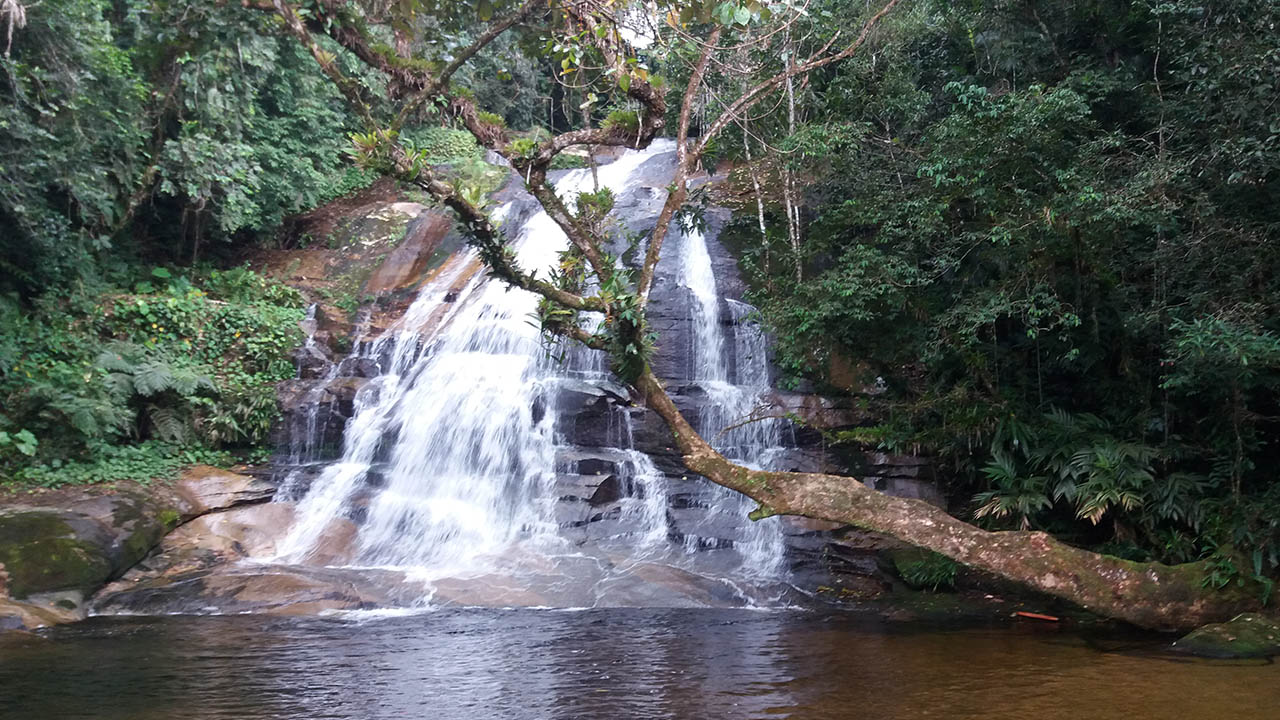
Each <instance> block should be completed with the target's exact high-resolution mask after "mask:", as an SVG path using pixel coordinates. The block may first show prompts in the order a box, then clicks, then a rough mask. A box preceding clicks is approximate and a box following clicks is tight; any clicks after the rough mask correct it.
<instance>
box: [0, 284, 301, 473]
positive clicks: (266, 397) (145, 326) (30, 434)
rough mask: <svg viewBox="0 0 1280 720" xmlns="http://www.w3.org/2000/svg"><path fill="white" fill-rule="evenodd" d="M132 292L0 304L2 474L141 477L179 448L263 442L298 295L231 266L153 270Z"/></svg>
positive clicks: (290, 342) (292, 334)
mask: <svg viewBox="0 0 1280 720" xmlns="http://www.w3.org/2000/svg"><path fill="white" fill-rule="evenodd" d="M132 289H133V291H132V292H120V291H119V290H118V288H109V289H107V290H105V291H103V292H101V293H98V294H96V295H90V294H80V295H76V296H73V297H72V298H71V299H70V300H68V301H58V300H55V299H51V298H48V297H46V298H45V299H43V300H41V301H39V302H37V304H36V306H35V307H34V308H33V311H31V312H24V311H23V309H22V308H20V307H18V305H17V303H16V302H13V301H0V327H3V328H4V333H3V337H0V402H3V406H4V407H5V408H6V413H7V414H6V415H4V416H0V433H5V434H6V437H11V438H16V439H17V440H18V441H19V442H18V443H15V442H12V441H11V442H10V443H8V444H5V443H0V477H9V478H14V479H18V480H22V481H25V482H32V483H37V484H41V485H51V484H58V483H59V482H82V481H95V480H93V479H94V478H97V479H123V478H124V477H126V476H128V477H133V478H135V479H146V478H148V477H150V475H148V473H151V472H152V471H153V470H155V468H157V467H161V466H163V467H169V464H173V463H177V462H178V460H177V459H175V458H180V457H182V456H181V455H180V454H178V452H179V451H184V452H185V451H188V450H190V451H193V452H195V451H204V450H210V451H213V450H218V449H222V448H243V447H247V446H251V445H253V444H255V443H259V442H261V441H263V440H264V439H265V438H266V436H267V434H268V432H269V431H270V429H271V426H272V425H273V423H274V422H275V420H276V418H277V416H278V408H277V406H276V400H275V384H276V383H277V382H279V381H281V380H283V379H286V378H289V377H292V376H293V374H294V364H293V361H292V359H291V352H292V351H293V349H294V348H296V347H297V346H298V345H299V344H301V342H302V331H301V329H300V327H299V325H298V323H299V322H300V321H301V320H302V317H303V310H302V307H301V305H302V298H301V296H299V295H298V293H297V292H296V291H294V290H292V289H290V288H287V287H284V286H282V285H280V284H278V283H275V282H273V281H271V280H268V279H267V278H265V277H263V276H261V275H259V274H257V273H255V272H253V271H250V270H247V269H243V268H236V269H232V270H227V271H211V272H207V273H204V274H202V275H200V276H197V277H196V280H195V282H192V281H191V280H188V279H187V278H186V277H181V276H179V277H174V276H173V275H172V274H171V273H170V272H169V271H167V270H165V269H164V268H157V269H156V270H155V271H153V272H152V273H151V274H150V275H149V276H148V279H146V280H142V281H140V282H137V283H134V286H133V288H132ZM24 433H25V435H24ZM10 447H11V448H14V449H16V450H18V451H19V452H12V451H6V448H10ZM129 448H133V449H134V450H130V451H129V452H124V451H125V450H126V449H129ZM148 448H150V449H148ZM122 453H123V454H122ZM157 463H159V464H157ZM166 463H168V464H166ZM58 478H61V480H59V479H58Z"/></svg>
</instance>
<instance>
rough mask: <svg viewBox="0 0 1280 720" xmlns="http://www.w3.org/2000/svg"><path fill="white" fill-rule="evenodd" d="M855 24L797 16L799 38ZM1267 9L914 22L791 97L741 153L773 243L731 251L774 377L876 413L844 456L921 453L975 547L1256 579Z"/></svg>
mask: <svg viewBox="0 0 1280 720" xmlns="http://www.w3.org/2000/svg"><path fill="white" fill-rule="evenodd" d="M847 9H848V4H847V3H842V2H838V1H832V2H824V3H820V4H818V5H815V6H814V7H812V8H811V9H810V10H811V15H812V18H813V19H812V20H809V21H806V22H811V23H812V25H811V26H810V27H811V33H812V39H811V40H807V41H806V42H809V43H812V44H815V45H816V44H820V43H821V42H823V39H824V38H826V37H829V34H830V32H831V29H832V28H831V27H830V25H829V23H827V22H824V21H823V20H822V19H821V18H822V13H823V12H828V11H829V12H832V13H833V14H834V13H837V12H840V11H842V10H847ZM1277 13H1278V10H1277V7H1276V6H1275V5H1274V4H1273V3H1261V2H1256V1H1255V0H1231V1H1229V2H1225V3H1215V4H1211V5H1206V4H1204V3H1192V2H1178V1H1175V2H1162V3H1136V4H1135V3H1119V2H1102V3H1084V4H1080V3H1076V4H1071V3H1059V4H1048V5H1044V4H1040V5H1038V6H1037V8H1036V12H1034V13H1032V12H1029V11H1026V9H1025V8H1022V7H1020V6H1015V5H1010V4H1000V3H995V4H993V3H971V4H967V5H966V4H955V3H946V2H925V3H917V4H915V5H914V6H912V7H911V8H909V9H905V10H904V11H903V12H901V13H895V14H894V16H893V17H892V18H891V19H890V20H889V22H888V23H887V24H886V25H884V26H882V28H881V33H882V35H881V37H880V38H879V40H878V42H879V47H877V50H876V52H875V53H868V54H859V55H857V56H855V57H854V58H852V59H851V60H850V61H849V62H847V63H845V64H842V65H841V66H840V67H839V69H837V70H836V71H835V72H833V73H832V74H831V75H829V76H818V75H814V76H811V80H812V83H813V84H812V85H811V86H809V87H807V88H803V89H801V90H800V91H799V92H798V93H797V96H798V103H799V115H800V117H801V118H802V119H803V120H804V122H802V123H801V125H800V127H799V128H798V130H797V132H796V133H795V134H794V135H791V136H790V137H788V138H786V139H785V140H784V141H781V142H778V143H777V145H779V146H780V147H781V149H782V150H783V151H784V152H782V153H775V154H771V155H770V156H768V157H766V158H764V160H763V161H762V160H761V159H760V158H759V157H757V158H756V164H757V170H758V171H759V172H761V173H764V184H765V186H766V191H767V192H766V194H765V197H764V202H765V203H766V208H765V211H766V222H767V224H768V228H767V229H766V232H765V233H764V234H763V236H762V234H761V233H760V230H759V229H758V228H757V227H756V223H755V218H754V217H745V216H742V215H740V217H739V219H738V220H737V221H736V222H735V224H734V225H733V226H732V227H731V229H730V235H731V236H732V237H733V239H734V241H735V242H736V243H737V244H738V245H740V246H741V247H742V248H743V253H742V255H743V264H744V267H745V268H746V269H747V271H748V273H749V275H750V276H751V279H752V283H753V285H754V287H755V290H754V292H753V294H752V299H753V300H754V301H755V302H756V304H757V305H758V306H760V307H761V310H762V313H763V315H764V317H765V318H766V320H767V321H768V322H769V324H770V325H771V326H772V329H773V330H774V331H775V333H776V335H777V337H778V340H779V349H778V355H779V359H780V361H781V364H782V365H783V367H784V369H785V370H786V371H788V372H789V373H790V374H791V375H792V376H793V377H795V378H809V379H814V380H817V381H819V382H820V383H821V382H826V383H830V384H838V385H840V386H841V388H840V389H854V390H860V389H863V388H876V390H875V391H874V392H869V393H868V395H867V403H868V407H869V409H871V410H872V411H874V412H875V413H876V414H878V415H879V417H880V418H881V423H880V424H879V425H878V426H875V427H870V428H860V429H858V430H857V431H854V432H848V433H844V434H842V436H841V439H842V440H843V441H844V442H846V443H850V444H858V445H861V446H864V447H865V446H867V445H870V446H879V447H883V448H890V449H894V450H898V451H915V452H921V451H923V452H927V453H929V454H932V455H934V456H935V457H936V458H937V459H938V461H939V463H940V464H941V465H942V466H943V467H944V468H945V469H946V471H947V473H948V475H949V476H950V477H951V478H952V480H951V489H952V492H953V493H954V495H955V497H956V499H957V500H972V502H973V508H974V510H975V514H976V515H978V517H979V518H980V519H981V520H982V521H983V522H986V523H989V524H992V525H995V526H1001V527H1037V528H1041V529H1045V530H1050V531H1053V532H1055V533H1058V534H1061V535H1063V536H1065V537H1067V538H1069V539H1070V540H1071V541H1073V542H1078V543H1080V544H1085V545H1095V546H1105V547H1114V548H1128V549H1127V550H1126V551H1125V552H1126V553H1129V554H1134V555H1141V556H1143V557H1145V558H1156V559H1162V560H1166V561H1170V562H1177V561H1183V560H1191V559H1196V558H1202V557H1211V556H1215V554H1217V553H1219V550H1218V548H1230V551H1229V552H1227V551H1225V550H1224V551H1222V552H1223V553H1225V556H1226V557H1230V558H1233V559H1232V560H1231V562H1232V563H1233V567H1234V568H1235V570H1234V571H1232V572H1229V573H1226V574H1225V575H1226V576H1230V577H1231V578H1237V577H1241V578H1244V579H1246V580H1249V579H1250V578H1255V577H1257V578H1265V577H1274V576H1275V574H1276V572H1277V567H1280V562H1278V559H1277V548H1280V540H1278V539H1277V536H1276V531H1275V526H1274V524H1273V523H1272V522H1271V520H1270V518H1269V516H1268V515H1267V513H1274V512H1275V505H1274V502H1275V501H1274V493H1275V488H1276V486H1277V483H1276V478H1275V475H1274V472H1273V470H1272V469H1273V468H1274V467H1275V466H1276V464H1277V462H1280V424H1278V423H1277V421H1276V418H1277V417H1280V339H1278V338H1280V325H1278V324H1277V318H1280V282H1278V281H1277V276H1276V275H1275V273H1274V272H1272V271H1271V270H1270V269H1271V268H1275V267H1280V245H1278V244H1277V243H1275V242H1274V238H1275V237H1277V233H1280V201H1278V199H1280V195H1278V194H1277V190H1276V188H1277V181H1280V135H1277V134H1276V128H1275V123H1274V112H1270V111H1268V110H1266V109H1265V108H1267V107H1270V106H1269V103H1275V102H1276V100H1277V98H1280V35H1277V34H1276V33H1275V32H1274V31H1273V28H1274V26H1275V24H1276V23H1277V21H1280V14H1277ZM721 20H723V18H721ZM807 49H808V48H805V47H802V48H800V49H799V50H798V53H797V54H798V55H800V56H804V55H805V53H806V51H807ZM873 58H874V59H873ZM709 112H714V108H712V109H710V110H709ZM752 122H753V132H754V133H757V134H759V135H762V136H764V137H769V136H770V132H771V131H773V132H774V134H775V135H781V134H784V133H785V132H786V131H785V127H786V123H787V117H786V108H785V107H781V108H779V109H778V110H776V111H774V112H773V113H772V114H771V115H770V114H763V115H761V116H760V117H757V118H755V119H753V121H752ZM722 139H723V140H724V141H725V142H726V144H727V145H728V146H729V147H730V148H732V147H733V146H734V145H735V144H736V145H737V146H738V149H739V151H740V147H741V142H742V141H741V137H740V136H738V137H735V136H734V135H733V134H728V135H726V136H724V137H723V138H722ZM760 152H763V149H762V150H760ZM739 157H740V155H739ZM783 167H785V168H787V169H789V170H791V171H792V172H794V173H795V174H796V177H799V178H803V179H804V180H805V181H806V182H807V183H808V184H807V185H806V188H805V193H804V197H803V203H804V219H805V223H804V225H805V227H804V236H803V244H802V246H801V247H800V250H799V255H800V273H799V277H797V273H796V268H795V265H794V263H791V262H789V260H790V259H791V258H792V257H794V255H793V253H794V249H793V248H792V247H790V246H789V236H788V234H787V232H786V221H785V217H784V214H783V210H782V208H781V207H780V205H781V203H780V202H779V200H780V198H778V197H776V193H772V192H768V190H769V189H770V188H771V187H772V186H773V185H774V184H773V183H772V182H771V180H770V177H771V174H772V173H776V172H780V170H781V168H783ZM749 192H750V191H749ZM751 209H752V210H754V208H751ZM743 215H745V214H743ZM752 215H754V213H752ZM840 368H845V369H847V368H853V369H854V373H853V374H852V376H851V374H850V373H848V372H837V370H838V369H840ZM1242 557H1243V558H1248V559H1249V560H1248V561H1241V560H1239V559H1238V558H1242ZM1255 557H1256V558H1257V567H1256V569H1255V568H1254V567H1253V565H1254V562H1253V558H1255ZM1223 562H1224V567H1225V563H1226V561H1225V560H1224V561H1223ZM1232 581H1234V580H1232ZM1258 582H1259V583H1261V581H1260V580H1259V581H1258Z"/></svg>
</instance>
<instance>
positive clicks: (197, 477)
mask: <svg viewBox="0 0 1280 720" xmlns="http://www.w3.org/2000/svg"><path fill="white" fill-rule="evenodd" d="M174 491H175V492H176V493H177V495H178V497H179V498H181V500H182V501H183V503H184V507H183V508H182V512H183V517H184V518H192V517H196V516H199V515H204V514H206V513H209V512H213V511H215V510H226V509H228V508H232V507H236V506H238V505H251V504H256V503H263V502H267V501H268V500H270V499H271V498H272V497H273V496H274V495H275V492H276V484H275V483H273V482H270V481H269V480H265V479H263V478H258V477H252V476H249V475H240V474H237V473H233V472H230V471H227V470H222V469H220V468H215V467H210V466H208V465H196V466H194V467H191V468H188V469H187V470H186V471H185V472H183V473H182V477H181V479H179V480H178V482H177V484H176V485H175V486H174Z"/></svg>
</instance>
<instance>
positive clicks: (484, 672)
mask: <svg viewBox="0 0 1280 720" xmlns="http://www.w3.org/2000/svg"><path fill="white" fill-rule="evenodd" d="M1158 648H1159V640H1158V639H1152V638H1144V637H1137V638H1128V639H1121V638H1117V637H1115V636H1114V635H1111V636H1107V637H1106V639H1105V640H1103V641H1091V640H1089V639H1087V638H1085V637H1082V636H1079V635H1075V634H1072V633H1070V632H1066V631H1060V630H1056V629H1053V628H1050V627H1048V626H1039V625H1030V626H1014V627H1010V626H999V627H984V628H969V629H964V630H938V629H929V628H922V627H916V626H907V625H886V624H883V623H881V622H879V621H875V620H869V619H867V618H865V617H860V616H855V615H849V614H831V615H828V614H815V613H800V612H761V611H750V610H656V609H655V610H619V609H612V610H599V611H592V610H588V611H552V610H508V611H502V610H456V611H437V612H432V613H426V614H418V615H405V616H395V617H387V616H363V617H359V616H357V617H346V618H339V617H331V618H315V617H311V618H266V617H261V616H236V617H165V618H99V619H94V620H90V621H88V622H85V623H80V624H76V625H70V626H66V627H62V628H57V629H54V630H51V631H48V632H46V633H45V634H43V635H42V636H40V637H34V636H28V637H20V636H8V637H6V638H5V639H3V640H0V718H3V719H4V720H9V719H10V718H13V719H19V718H21V719H22V720H62V719H63V718H67V719H70V718H95V719H97V718H102V719H108V718H110V719H119V720H153V719H154V720H160V719H162V718H163V719H165V720H169V719H172V718H183V719H184V720H214V719H218V720H223V719H225V720H265V719H267V718H270V719H272V720H276V719H279V718H300V719H308V720H309V719H312V718H352V719H356V718H358V719H361V720H363V719H375V718H376V719H381V718H428V719H430V720H450V719H453V718H468V719H482V718H519V719H525V718H529V719H539V718H588V719H595V718H602V719H603V718H610V719H612V718H689V719H691V720H692V719H694V718H697V719H699V720H704V719H710V718H788V717H789V718H815V719H822V718H832V719H835V718H840V719H846V718H849V719H858V718H867V719H872V718H876V719H880V718H883V719H886V720H888V719H893V720H898V719H906V718H946V719H948V720H960V719H963V718H982V719H983V720H1005V719H1009V720H1012V719H1015V718H1016V719H1019V720H1023V719H1026V720H1056V719H1058V718H1062V719H1064V720H1065V719H1067V718H1070V719H1071V720H1080V719H1082V718H1093V719H1099V718H1125V719H1127V720H1141V719H1146V718H1179V719H1181V718H1189V719H1205V720H1217V719H1219V718H1221V719H1223V720H1226V719H1232V720H1251V719H1253V718H1258V719H1264V718H1265V719H1266V720H1275V719H1276V718H1280V665H1276V664H1272V663H1269V662H1266V661H1206V660H1193V659H1189V658H1182V657H1178V656H1172V655H1167V654H1164V653H1162V652H1159V651H1158Z"/></svg>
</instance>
